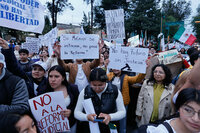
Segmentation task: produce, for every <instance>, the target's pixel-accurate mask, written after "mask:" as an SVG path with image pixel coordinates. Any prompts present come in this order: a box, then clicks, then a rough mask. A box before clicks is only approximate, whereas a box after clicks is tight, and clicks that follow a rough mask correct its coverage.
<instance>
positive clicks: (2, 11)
mask: <svg viewBox="0 0 200 133" xmlns="http://www.w3.org/2000/svg"><path fill="white" fill-rule="evenodd" d="M0 26H3V27H8V28H12V29H17V30H22V31H28V32H35V33H42V31H43V28H44V7H43V5H42V4H41V3H40V1H39V0H0Z"/></svg>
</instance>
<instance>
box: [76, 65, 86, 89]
mask: <svg viewBox="0 0 200 133" xmlns="http://www.w3.org/2000/svg"><path fill="white" fill-rule="evenodd" d="M75 84H76V85H77V86H78V90H79V92H81V91H82V90H83V89H84V88H85V87H86V86H87V85H88V84H89V83H88V80H87V77H86V75H85V73H84V72H83V68H82V64H78V72H77V75H76V80H75Z"/></svg>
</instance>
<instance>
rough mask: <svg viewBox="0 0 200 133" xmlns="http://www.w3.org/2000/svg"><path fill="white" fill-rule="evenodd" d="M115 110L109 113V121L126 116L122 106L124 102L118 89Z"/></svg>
mask: <svg viewBox="0 0 200 133" xmlns="http://www.w3.org/2000/svg"><path fill="white" fill-rule="evenodd" d="M116 105H117V112H116V113H111V114H109V115H110V117H111V121H117V120H121V119H122V118H124V117H125V116H126V109H125V107H124V102H123V98H122V95H121V93H120V91H118V97H117V99H116Z"/></svg>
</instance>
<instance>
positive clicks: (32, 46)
mask: <svg viewBox="0 0 200 133" xmlns="http://www.w3.org/2000/svg"><path fill="white" fill-rule="evenodd" d="M22 48H23V49H27V50H28V51H29V53H38V51H39V43H35V42H25V43H23V44H22Z"/></svg>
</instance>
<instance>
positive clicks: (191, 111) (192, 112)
mask: <svg viewBox="0 0 200 133" xmlns="http://www.w3.org/2000/svg"><path fill="white" fill-rule="evenodd" d="M182 109H183V112H184V114H185V115H186V116H189V117H192V116H194V115H195V113H197V114H198V118H199V120H200V110H199V111H198V112H197V111H195V110H194V108H192V107H191V106H189V105H186V104H185V105H183V106H182Z"/></svg>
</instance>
